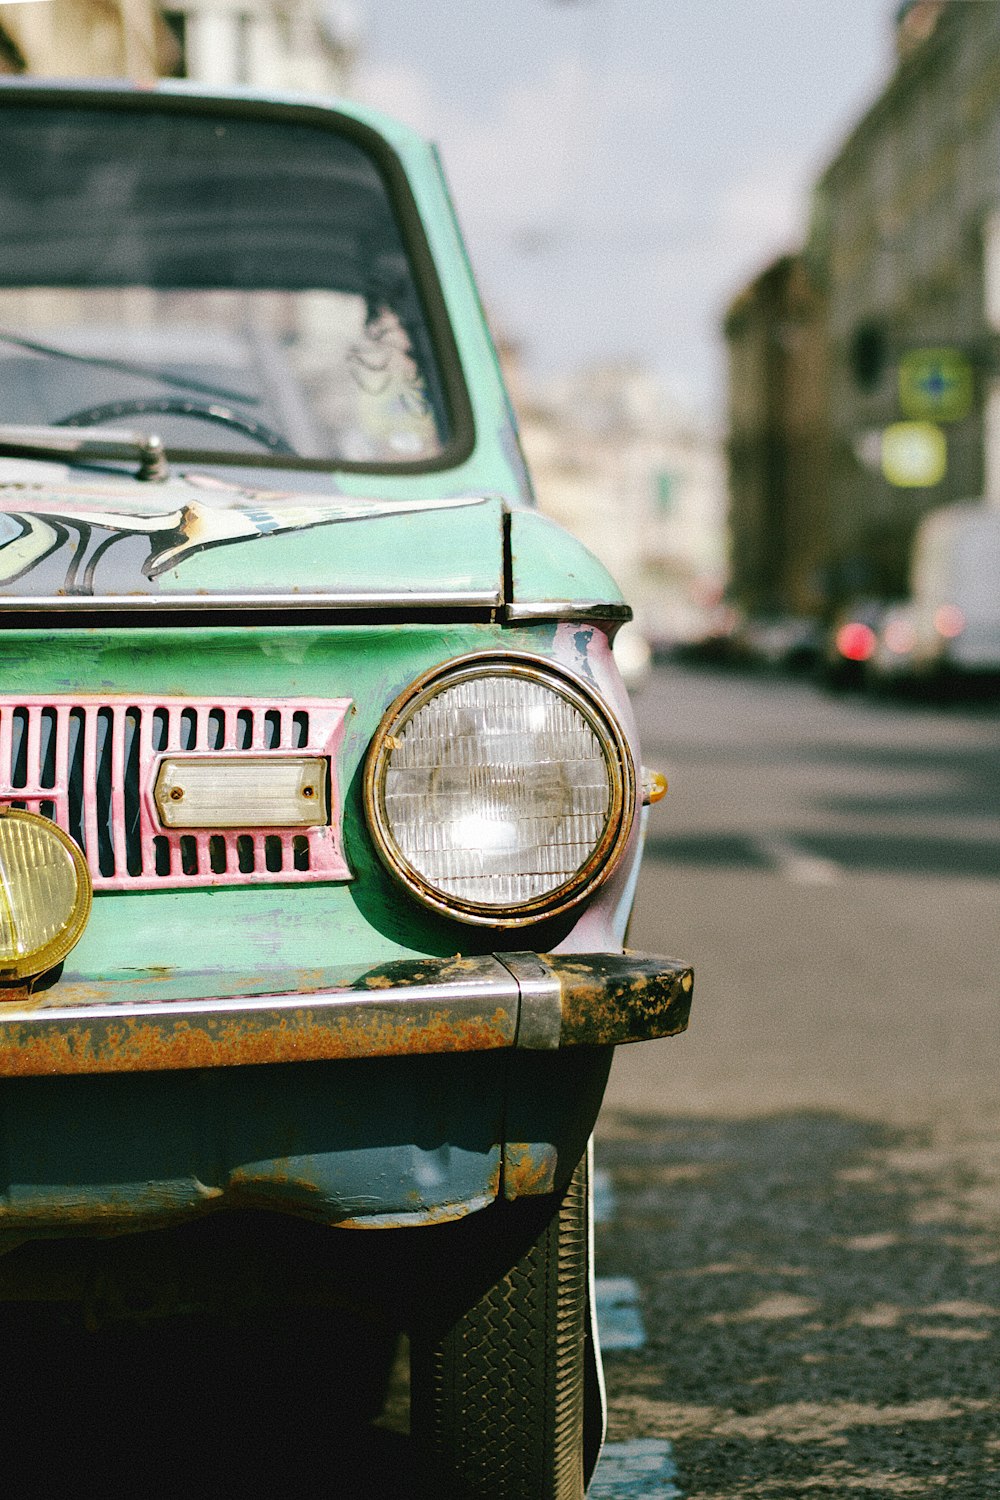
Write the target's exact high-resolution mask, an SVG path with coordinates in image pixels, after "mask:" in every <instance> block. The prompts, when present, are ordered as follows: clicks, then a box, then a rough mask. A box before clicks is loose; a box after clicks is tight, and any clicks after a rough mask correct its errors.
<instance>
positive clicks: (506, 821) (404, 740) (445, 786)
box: [369, 660, 631, 925]
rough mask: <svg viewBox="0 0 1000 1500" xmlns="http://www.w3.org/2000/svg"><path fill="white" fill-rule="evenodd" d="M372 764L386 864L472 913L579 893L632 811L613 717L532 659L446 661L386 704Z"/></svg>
mask: <svg viewBox="0 0 1000 1500" xmlns="http://www.w3.org/2000/svg"><path fill="white" fill-rule="evenodd" d="M369 773H370V781H371V792H372V795H371V799H370V806H371V815H372V816H373V821H374V825H375V832H376V837H377V839H379V841H380V843H381V845H382V852H383V857H387V861H388V863H389V864H390V868H393V869H394V870H395V871H396V873H400V874H402V876H403V878H404V879H407V880H408V883H410V884H411V885H412V886H413V888H414V889H415V893H416V894H417V895H419V896H422V897H423V898H424V899H428V900H430V901H431V903H432V904H436V905H443V906H444V907H445V908H446V909H448V910H450V911H451V912H452V914H454V915H456V916H464V917H466V918H467V919H468V920H483V921H494V922H497V923H498V925H509V924H510V923H516V922H517V921H519V920H531V919H533V918H534V917H536V916H541V915H546V914H548V913H550V912H551V911H553V910H559V909H561V908H562V907H563V906H565V905H568V904H569V903H570V901H572V900H576V899H579V897H580V896H581V895H582V894H583V893H584V891H585V890H586V889H589V888H590V887H591V886H592V885H593V884H594V882H595V881H596V879H597V878H599V876H600V875H601V874H603V873H605V872H606V871H605V867H606V865H607V864H608V862H609V860H610V858H611V856H612V855H613V854H615V853H617V850H618V848H619V847H620V844H621V842H622V839H623V836H624V834H627V831H628V821H630V818H631V762H630V759H629V755H628V750H627V747H626V746H625V744H624V741H623V739H622V737H621V732H620V730H618V728H617V725H614V724H613V722H612V720H611V718H610V715H608V714H607V712H606V711H605V710H604V709H603V708H602V707H601V706H600V705H598V703H597V702H596V700H594V699H592V698H591V697H590V696H589V694H588V693H587V692H586V691H585V690H583V689H582V688H581V686H580V685H578V684H576V683H574V682H572V681H570V680H569V679H564V678H562V677H561V676H559V675H557V674H556V673H555V672H553V671H552V670H551V669H550V668H548V667H547V666H538V665H536V664H534V663H530V664H528V663H525V662H521V661H514V660H511V661H508V662H506V663H501V662H497V663H492V662H491V663H488V664H484V663H483V662H482V661H480V662H478V663H473V664H469V665H465V666H459V667H457V668H452V669H450V670H447V671H446V672H444V673H442V674H441V676H440V677H439V678H438V679H437V680H436V681H433V682H431V683H429V684H427V685H426V686H425V687H424V688H423V689H422V690H418V691H417V692H415V693H414V694H413V695H412V696H411V697H410V698H409V700H408V701H407V700H405V699H404V701H403V703H402V705H399V704H397V705H396V708H395V710H394V711H393V712H392V713H390V716H389V721H388V722H387V723H384V724H383V727H382V731H381V732H380V735H379V736H377V738H376V742H375V745H374V747H373V761H372V763H370V766H369Z"/></svg>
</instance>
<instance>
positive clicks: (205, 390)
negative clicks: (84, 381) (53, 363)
mask: <svg viewBox="0 0 1000 1500" xmlns="http://www.w3.org/2000/svg"><path fill="white" fill-rule="evenodd" d="M0 341H2V342H3V343H5V344H12V345H13V346H14V347H15V348H16V349H27V350H29V351H30V352H31V353H32V354H46V355H48V356H49V358H50V359H69V360H72V361H73V362H74V364H78V365H96V366H97V367H98V368H99V369H102V370H116V371H117V372H118V373H119V374H120V375H141V376H142V377H143V378H144V379H146V380H158V381H160V383H161V384H162V385H172V386H176V387H177V389H178V390H181V391H196V392H197V393H198V395H199V396H215V397H216V398H218V399H219V400H222V401H242V402H243V403H244V404H245V405H247V406H259V405H260V400H259V398H258V397H257V396H248V395H247V393H246V392H245V391H234V390H230V389H229V387H228V386H224V385H207V384H206V383H205V382H204V381H202V380H193V379H191V378H189V377H188V376H187V375H172V374H171V373H170V371H169V370H160V369H156V368H155V367H154V366H153V365H135V364H132V363H131V362H130V361H129V360H126V359H104V358H103V357H102V356H101V355H98V354H73V353H72V351H71V350H69V349H60V348H59V347H58V345H56V344H40V343H38V341H37V340H36V339H25V338H22V337H21V335H20V334H17V333H10V332H8V330H7V329H6V328H0Z"/></svg>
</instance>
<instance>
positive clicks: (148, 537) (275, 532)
mask: <svg viewBox="0 0 1000 1500" xmlns="http://www.w3.org/2000/svg"><path fill="white" fill-rule="evenodd" d="M54 470H55V471H56V472H53V471H54ZM15 475H16V477H14V476H15ZM502 593H503V504H502V502H501V501H500V500H499V499H497V498H496V497H484V496H481V495H458V496H454V495H453V496H445V495H442V497H441V498H428V499H420V500H399V499H379V498H376V497H366V498H359V497H354V496H346V495H331V496H329V497H325V496H317V495H316V494H304V493H299V492H297V491H294V490H291V489H280V490H279V489H265V488H255V487H243V486H241V485H239V484H232V483H227V482H225V481H222V480H220V479H218V478H216V477H214V476H211V475H207V474H205V475H202V474H188V475H184V476H176V477H173V478H171V479H169V480H167V481H166V482H163V483H137V482H136V481H134V480H131V479H128V478H126V477H122V478H118V477H117V476H114V477H111V476H105V477H96V476H94V477H92V476H90V475H87V476H84V475H82V474H81V473H80V472H79V471H73V470H70V469H67V468H63V467H62V466H56V465H49V464H42V463H35V462H22V463H19V464H17V465H16V467H15V466H14V465H8V464H4V465H3V466H2V468H0V607H4V606H5V607H6V608H8V609H10V608H16V607H17V606H18V604H20V605H21V606H22V607H29V608H30V607H37V606H38V605H39V604H41V603H42V602H43V601H52V602H53V603H56V602H58V603H59V604H60V605H62V606H73V605H77V606H79V607H83V608H86V607H88V606H90V607H99V606H101V605H105V606H110V605H112V604H114V603H120V604H121V605H123V606H124V605H140V604H144V603H147V602H148V603H150V604H154V603H155V602H156V601H157V600H160V601H161V602H162V603H166V602H167V601H168V599H169V602H170V603H171V604H172V605H177V606H182V605H183V604H184V603H185V602H186V601H188V600H190V602H191V604H192V606H195V605H198V606H202V607H204V606H205V605H211V606H213V607H219V608H225V607H246V606H248V605H252V604H253V603H254V602H257V603H259V604H260V605H265V606H266V605H268V604H276V603H285V604H295V605H298V606H300V607H302V606H305V607H309V606H315V607H322V606H323V605H324V604H331V605H337V606H339V607H351V606H355V607H358V608H366V607H377V606H378V605H379V604H382V603H387V604H392V605H394V606H396V607H399V606H406V605H412V606H414V607H420V606H423V607H435V606H441V607H447V606H449V605H456V604H461V605H463V606H465V607H491V606H494V605H496V604H498V603H499V602H500V601H501V598H502Z"/></svg>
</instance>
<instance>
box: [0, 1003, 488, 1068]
mask: <svg viewBox="0 0 1000 1500" xmlns="http://www.w3.org/2000/svg"><path fill="white" fill-rule="evenodd" d="M393 1010H396V1011H398V1014H393V1013H392V1011H393ZM369 1011H370V1013H368V1012H369ZM513 1034H514V1023H513V1017H512V1016H511V1015H510V1014H509V1013H508V1012H507V1011H506V1010H505V1009H504V1008H503V1007H502V1006H498V1007H497V1008H496V1009H495V1010H494V1011H493V1013H492V1014H490V1015H471V1016H470V1015H457V1016H456V1015H455V1014H454V1012H452V1011H449V1010H447V1009H437V1010H423V1009H422V1008H421V1009H420V1010H416V1009H415V1008H413V1007H408V1006H406V1005H405V1003H403V1004H396V1005H393V1006H385V1007H380V1008H378V1009H376V1008H374V1007H363V1006H353V1007H352V1006H349V1007H345V1011H344V1012H343V1013H339V1014H338V1012H337V1011H336V1010H331V1011H329V1012H326V1013H325V1014H322V1013H320V1012H317V1011H316V1010H314V1009H300V1010H294V1011H290V1012H283V1013H281V1014H275V1013H274V1012H272V1013H270V1014H268V1013H267V1012H263V1013H261V1012H257V1013H254V1014H251V1015H246V1016H243V1017H239V1016H232V1015H221V1016H220V1015H216V1016H212V1015H207V1016H197V1017H191V1016H188V1017H177V1018H176V1019H174V1018H172V1017H171V1018H168V1019H157V1020H156V1021H152V1020H144V1019H142V1018H141V1017H137V1016H129V1017H125V1018H123V1019H122V1020H121V1021H116V1020H104V1019H101V1020H99V1021H98V1020H95V1021H94V1022H92V1023H86V1022H80V1023H73V1022H65V1021H54V1020H53V1021H51V1022H46V1021H45V1020H44V1018H42V1019H41V1020H39V1021H38V1022H35V1021H9V1022H8V1023H7V1024H6V1025H5V1026H3V1027H2V1028H0V1076H5V1077H9V1078H10V1077H27V1076H33V1075H37V1074H50V1073H56V1074H81V1073H119V1072H148V1071H157V1070H160V1069H180V1068H209V1067H242V1066H246V1065H253V1064H258V1063H277V1062H303V1061H313V1060H324V1061H332V1060H338V1059H343V1058H355V1057H395V1056H421V1055H425V1054H428V1053H438V1052H486V1051H491V1050H494V1049H497V1048H503V1047H509V1046H511V1044H512V1041H513Z"/></svg>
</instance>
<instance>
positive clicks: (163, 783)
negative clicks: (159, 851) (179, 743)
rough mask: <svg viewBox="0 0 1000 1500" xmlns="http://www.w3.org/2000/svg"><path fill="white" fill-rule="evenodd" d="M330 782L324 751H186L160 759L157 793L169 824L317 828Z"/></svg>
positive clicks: (322, 820)
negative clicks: (319, 753) (306, 753)
mask: <svg viewBox="0 0 1000 1500" xmlns="http://www.w3.org/2000/svg"><path fill="white" fill-rule="evenodd" d="M326 782H327V775H326V760H325V759H324V757H323V756H302V755H212V756H204V757H202V756H185V757H184V758H183V759H180V758H178V759H174V758H167V759H165V760H163V761H161V762H160V770H159V774H158V775H157V778H156V787H155V789H154V792H153V799H154V801H155V802H156V809H157V812H158V813H159V815H160V822H161V823H162V824H163V826H164V828H316V827H320V826H322V825H323V824H325V823H327V822H328V821H329V812H328V808H327V796H326Z"/></svg>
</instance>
